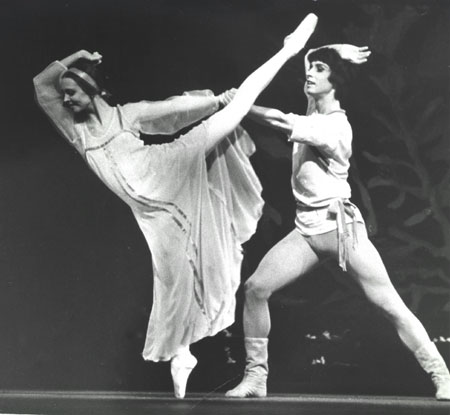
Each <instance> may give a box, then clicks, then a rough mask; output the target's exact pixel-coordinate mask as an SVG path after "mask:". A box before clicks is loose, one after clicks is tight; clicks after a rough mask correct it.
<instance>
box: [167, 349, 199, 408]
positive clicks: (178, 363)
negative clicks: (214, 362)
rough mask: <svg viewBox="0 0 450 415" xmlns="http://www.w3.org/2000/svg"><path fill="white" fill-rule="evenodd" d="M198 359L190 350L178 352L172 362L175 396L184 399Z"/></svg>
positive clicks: (171, 369)
mask: <svg viewBox="0 0 450 415" xmlns="http://www.w3.org/2000/svg"><path fill="white" fill-rule="evenodd" d="M196 365H197V359H196V358H195V357H194V356H193V355H192V354H191V352H190V351H189V350H187V351H183V352H181V353H179V354H177V355H176V356H175V357H174V358H173V359H172V360H171V362H170V372H171V374H172V380H173V388H174V393H175V397H176V398H178V399H183V398H184V396H185V394H186V384H187V381H188V378H189V375H190V374H191V372H192V370H193V369H194V367H195V366H196Z"/></svg>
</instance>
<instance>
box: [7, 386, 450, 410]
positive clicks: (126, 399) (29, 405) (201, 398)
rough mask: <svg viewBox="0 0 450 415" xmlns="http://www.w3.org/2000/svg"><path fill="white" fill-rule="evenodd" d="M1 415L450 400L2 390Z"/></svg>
mask: <svg viewBox="0 0 450 415" xmlns="http://www.w3.org/2000/svg"><path fill="white" fill-rule="evenodd" d="M0 413H1V414H33V415H75V414H77V415H81V414H82V415H119V414H120V415H141V414H142V415H143V414H145V415H153V414H155V415H156V414H158V415H182V414H183V415H188V414H189V415H197V414H199V415H238V414H239V415H253V414H264V415H285V414H286V415H291V414H292V415H294V414H295V415H299V414H301V415H327V414H330V415H331V414H332V415H344V414H346V415H349V414H358V415H359V414H361V415H373V414H380V415H416V414H417V415H450V402H438V401H436V400H434V399H433V398H431V397H430V398H424V397H393V396H389V397H387V396H352V395H284V394H283V395H271V396H270V397H268V398H265V399H225V398H224V396H223V395H222V394H221V395H219V394H206V395H205V394H188V395H187V397H186V398H185V399H184V400H178V399H175V398H173V397H172V396H171V395H170V394H165V393H131V392H120V393H114V392H64V393H62V392H37V391H36V392H29V391H27V392H19V391H3V392H0Z"/></svg>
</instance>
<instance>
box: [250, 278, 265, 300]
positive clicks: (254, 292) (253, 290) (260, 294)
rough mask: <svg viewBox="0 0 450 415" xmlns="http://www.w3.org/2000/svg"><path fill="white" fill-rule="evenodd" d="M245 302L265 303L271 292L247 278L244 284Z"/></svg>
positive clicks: (257, 282)
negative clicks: (256, 301)
mask: <svg viewBox="0 0 450 415" xmlns="http://www.w3.org/2000/svg"><path fill="white" fill-rule="evenodd" d="M244 291H245V297H246V298H247V300H250V301H251V300H258V301H266V300H268V299H269V298H270V296H271V295H272V291H271V290H270V289H269V288H268V287H266V286H265V285H264V284H262V283H260V282H259V281H257V280H255V279H252V278H249V279H248V280H247V281H246V282H245V284H244Z"/></svg>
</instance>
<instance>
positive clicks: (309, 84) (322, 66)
mask: <svg viewBox="0 0 450 415" xmlns="http://www.w3.org/2000/svg"><path fill="white" fill-rule="evenodd" d="M330 74H331V69H330V67H329V66H328V64H326V63H324V62H322V61H313V62H311V63H310V65H309V68H308V70H307V71H306V89H305V91H306V93H307V94H309V95H311V96H313V97H320V96H324V95H327V94H329V93H330V92H331V91H334V87H333V85H332V84H331V83H330V81H329V78H330Z"/></svg>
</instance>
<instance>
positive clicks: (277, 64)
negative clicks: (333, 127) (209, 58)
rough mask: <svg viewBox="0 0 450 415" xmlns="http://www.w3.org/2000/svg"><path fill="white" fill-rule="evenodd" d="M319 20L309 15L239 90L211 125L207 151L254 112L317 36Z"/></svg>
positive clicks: (208, 127)
mask: <svg viewBox="0 0 450 415" xmlns="http://www.w3.org/2000/svg"><path fill="white" fill-rule="evenodd" d="M316 24H317V17H316V16H315V15H314V14H309V15H308V16H307V17H306V18H305V19H304V20H303V21H302V23H301V24H300V25H299V26H298V28H297V29H296V30H295V31H294V32H293V33H292V34H291V35H290V36H288V38H286V41H285V44H284V46H283V48H282V49H281V50H280V51H279V52H278V53H276V54H275V55H274V56H273V57H272V58H271V59H269V60H268V61H267V62H266V63H265V64H263V65H262V66H261V67H259V68H258V69H257V70H256V71H255V72H253V73H252V74H251V75H250V76H249V77H248V78H247V79H246V80H245V81H244V82H243V83H242V85H241V86H240V87H239V89H238V90H237V92H236V95H235V97H234V98H233V100H232V101H231V102H230V104H228V105H227V106H226V107H225V108H224V109H223V110H221V111H219V112H217V113H216V114H214V115H213V116H212V117H210V118H209V120H208V121H207V129H208V143H207V151H210V150H211V149H212V148H214V147H215V146H216V145H217V144H218V143H219V142H220V140H222V139H223V138H224V137H225V136H227V135H228V134H229V133H231V131H233V130H234V129H235V128H236V126H237V125H238V124H239V123H240V122H241V120H242V118H243V117H244V116H245V115H246V114H247V112H248V111H249V110H250V108H251V106H252V105H253V103H254V102H255V100H256V98H257V97H258V95H259V94H260V93H261V92H262V91H263V90H264V88H265V87H266V86H267V85H268V84H269V83H270V82H271V81H272V79H273V78H274V77H275V75H276V74H277V73H278V71H279V70H280V69H281V67H282V66H283V65H284V64H285V63H286V62H287V61H288V60H289V59H290V58H291V57H293V56H294V55H296V54H297V53H298V52H299V51H300V50H301V49H303V47H304V46H305V43H306V42H307V40H308V39H309V37H310V36H311V34H312V33H313V31H314V29H315V27H316Z"/></svg>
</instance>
